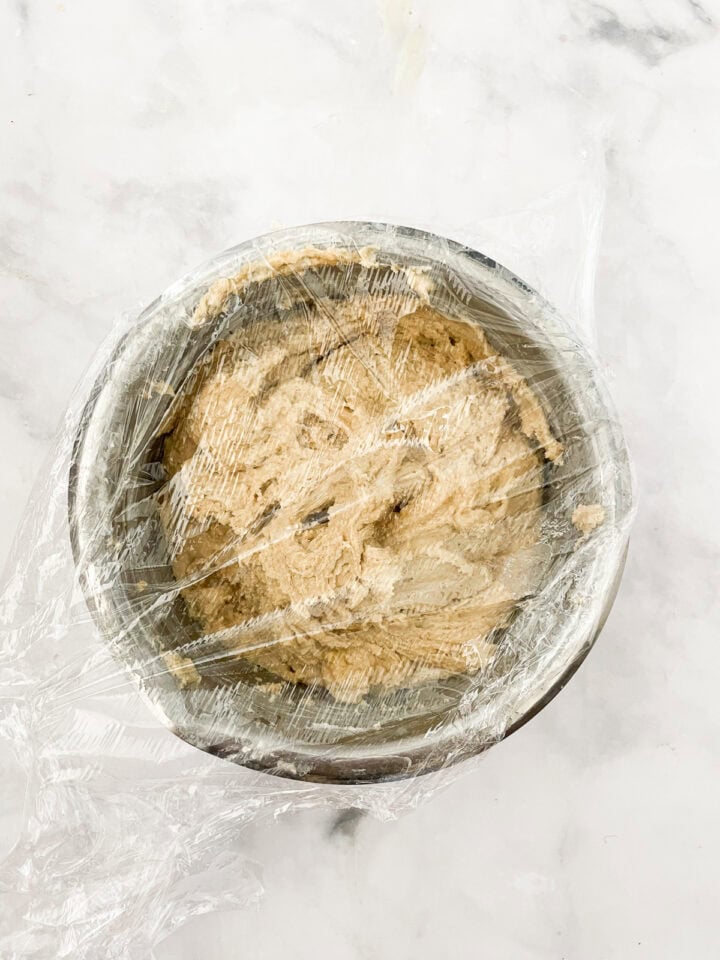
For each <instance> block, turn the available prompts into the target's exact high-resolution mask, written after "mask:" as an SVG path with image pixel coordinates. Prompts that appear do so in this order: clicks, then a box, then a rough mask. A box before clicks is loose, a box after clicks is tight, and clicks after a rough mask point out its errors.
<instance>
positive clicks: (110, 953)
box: [0, 211, 631, 957]
mask: <svg viewBox="0 0 720 960" xmlns="http://www.w3.org/2000/svg"><path fill="white" fill-rule="evenodd" d="M595 213H596V214H597V211H595ZM576 281H577V278H573V282H574V283H575V282H576ZM583 296H584V293H583ZM630 514H631V490H630V480H629V471H628V464H627V454H626V450H625V445H624V441H623V437H622V433H621V430H620V428H619V426H618V424H617V419H616V417H615V415H614V413H613V410H612V406H611V405H610V402H609V400H608V398H607V396H606V393H605V390H604V388H603V386H602V383H601V380H600V378H599V375H598V371H597V368H596V365H595V363H594V361H593V360H592V359H591V357H590V356H589V354H588V352H587V350H586V348H585V346H583V344H582V342H581V340H580V338H579V337H578V335H577V334H576V333H574V332H573V331H572V329H571V328H570V327H569V325H568V324H567V323H566V322H565V321H564V320H563V319H562V318H561V317H560V316H559V315H558V314H556V312H555V311H554V310H553V309H552V308H551V307H550V306H549V305H548V303H547V302H546V301H545V300H544V299H543V298H542V297H541V296H540V295H539V294H537V293H536V292H535V291H534V290H533V289H532V288H531V287H529V286H527V285H526V284H525V283H524V282H523V281H521V280H518V279H517V278H516V277H515V276H514V275H512V274H511V273H509V272H508V271H507V270H505V269H504V268H503V267H500V266H498V265H497V264H495V263H494V262H493V261H491V260H489V259H487V258H486V257H484V256H482V255H479V254H476V253H474V252H473V251H471V250H468V249H467V248H465V247H462V246H460V245H458V244H454V243H452V242H450V241H446V240H442V239H440V238H438V237H436V236H433V235H431V234H426V233H423V232H422V231H417V230H411V229H405V228H396V227H388V226H384V225H378V224H361V223H334V224H324V225H317V226H314V227H307V228H298V229H295V230H288V231H282V232H278V233H274V234H271V235H268V236H267V237H264V238H260V239H258V240H254V241H250V242H248V243H246V244H243V245H241V246H240V247H237V248H235V249H233V250H230V251H228V252H226V253H225V254H222V255H221V256H220V257H218V258H216V259H215V260H214V261H212V263H210V264H209V265H207V266H206V267H204V268H202V269H201V270H199V271H196V272H195V273H194V274H193V275H191V276H190V277H188V278H186V279H185V280H183V281H182V282H180V283H179V284H176V285H175V286H174V287H173V288H171V289H170V290H168V291H167V292H166V293H165V294H164V295H163V296H162V297H161V298H160V299H159V300H158V301H156V302H155V303H153V304H152V305H151V306H150V307H149V308H148V309H147V310H146V311H145V312H144V314H143V315H142V316H141V317H140V318H138V319H137V321H135V322H134V323H133V324H129V325H127V326H126V327H125V329H123V330H121V331H119V332H118V333H117V334H116V336H115V337H113V339H112V342H111V343H110V344H108V345H107V346H106V348H105V349H104V351H103V352H102V354H101V355H100V356H99V357H98V358H97V360H96V362H95V364H94V366H93V369H92V370H91V371H89V373H88V376H87V378H86V381H85V382H84V383H83V384H82V385H81V388H80V389H79V391H78V393H77V395H76V397H75V399H74V401H73V403H72V404H71V407H70V409H69V410H68V412H67V415H66V417H65V420H64V424H63V427H62V431H61V434H60V436H59V439H58V442H57V445H56V448H55V450H54V453H53V455H52V458H51V460H50V463H49V465H48V469H47V471H46V473H45V475H44V476H43V477H42V478H41V480H40V482H39V485H38V487H37V488H36V490H35V491H34V493H33V497H32V501H31V505H30V507H29V508H28V511H27V514H26V516H25V519H24V521H23V525H22V527H21V529H20V532H19V535H18V538H17V541H16V546H15V550H14V555H13V557H12V558H11V562H10V565H9V567H8V574H7V578H6V587H5V593H4V596H3V598H2V605H1V607H0V612H1V615H2V634H3V644H2V666H1V672H0V696H1V698H2V700H1V705H0V709H1V711H2V712H1V713H0V732H1V734H2V736H3V737H4V738H6V739H7V741H8V742H9V743H10V744H11V745H12V747H13V749H14V752H15V754H16V757H17V760H18V762H19V764H20V765H21V767H22V768H23V770H24V772H25V774H26V776H27V788H26V803H25V809H24V812H23V822H22V829H21V835H20V838H19V840H18V842H17V844H16V845H15V847H14V848H13V849H12V851H11V852H10V854H9V855H8V857H7V858H6V860H5V862H4V863H3V864H2V866H1V867H0V884H2V889H3V898H4V902H5V903H6V904H7V905H8V909H6V910H5V911H4V919H0V943H4V944H8V947H7V950H6V953H9V955H10V956H16V955H17V956H35V955H37V956H44V955H48V956H51V955H52V956H66V955H67V956H70V955H72V956H74V957H79V956H98V955H101V954H102V955H103V956H105V957H144V956H146V955H147V952H148V951H149V950H150V949H151V948H152V945H153V944H154V943H156V942H157V941H158V940H160V939H161V938H162V937H163V936H165V935H166V934H167V933H168V932H170V931H171V930H172V929H174V927H175V926H176V925H178V924H180V923H182V922H184V921H186V920H187V919H188V918H190V917H192V916H194V915H196V914H198V913H201V912H204V911H208V910H216V909H221V908H223V907H232V906H237V905H240V904H247V903H250V902H252V901H253V899H254V898H256V897H257V896H258V895H259V893H260V886H259V883H258V880H257V878H256V876H255V873H254V870H253V868H252V865H250V864H248V863H246V862H245V861H244V859H243V856H242V830H241V828H242V826H243V825H245V824H247V823H249V822H251V821H253V820H257V819H258V818H261V817H276V816H278V815H280V814H281V813H283V812H285V811H289V810H296V809H300V808H303V807H308V806H311V805H318V804H324V805H329V806H335V807H337V808H339V809H345V808H347V807H355V808H358V809H363V810H366V811H369V812H371V813H373V814H374V815H376V816H380V817H385V818H389V817H394V816H397V815H398V814H399V813H401V812H402V811H403V810H405V809H407V808H410V807H413V806H415V805H416V804H418V803H419V802H421V801H422V800H423V799H425V798H426V797H428V796H430V795H431V794H432V793H433V792H434V791H436V790H437V789H439V788H440V787H441V786H442V785H443V784H444V783H447V782H448V780H449V779H450V778H451V777H453V776H455V775H456V774H458V773H459V772H460V771H462V770H465V769H467V768H468V767H469V766H470V765H471V764H470V763H469V762H465V763H461V761H469V760H470V758H472V757H476V756H478V755H479V754H481V753H482V751H483V750H484V749H486V748H487V747H488V746H490V745H492V744H494V743H496V742H497V741H499V740H501V739H502V738H503V737H505V736H507V735H508V734H509V733H511V732H512V731H513V730H514V729H516V728H517V727H518V726H519V725H521V724H522V723H523V722H525V721H526V720H527V719H529V718H530V717H531V716H532V715H534V713H535V712H536V711H537V710H538V709H540V708H541V707H542V705H543V704H544V703H545V702H547V700H548V699H550V698H551V697H552V696H553V695H554V694H555V693H556V692H557V690H558V689H559V688H560V687H561V686H562V684H563V683H564V682H565V681H566V680H567V679H568V678H569V676H570V675H571V674H572V672H574V670H575V669H576V668H577V666H578V665H579V664H580V663H581V662H582V659H583V658H584V656H585V654H586V653H587V651H588V650H589V648H590V646H591V645H592V643H593V641H594V638H595V636H596V634H597V631H598V630H599V628H600V626H601V624H602V620H603V618H604V615H605V614H606V612H607V609H608V606H609V604H610V603H611V602H612V597H613V591H614V589H615V587H616V585H617V579H618V576H619V571H620V568H621V564H622V557H623V553H624V549H625V546H626V541H627V533H628V526H629V520H630ZM458 764H460V765H458ZM3 923H4V924H5V929H3V927H2V924H3ZM13 951H14V952H13ZM98 951H99V952H98ZM3 955H5V954H3Z"/></svg>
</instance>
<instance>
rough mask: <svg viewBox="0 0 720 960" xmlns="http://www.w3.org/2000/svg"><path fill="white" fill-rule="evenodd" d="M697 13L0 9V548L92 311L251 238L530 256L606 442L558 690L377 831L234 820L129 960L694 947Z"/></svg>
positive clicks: (353, 824) (710, 817)
mask: <svg viewBox="0 0 720 960" xmlns="http://www.w3.org/2000/svg"><path fill="white" fill-rule="evenodd" d="M719 24H720V4H718V3H717V2H716V0H656V2H653V3H652V4H650V3H647V2H640V0H606V2H604V3H595V2H588V0H575V2H569V0H547V2H545V3H542V4H538V3H532V2H529V0H507V2H505V3H502V4H493V5H490V4H471V3H464V2H462V0H445V2H443V3H438V2H434V0H423V2H420V0H418V2H414V3H413V4H412V6H411V5H410V3H408V2H405V0H383V2H382V3H380V4H379V5H375V4H374V3H372V2H354V3H349V2H348V3H345V2H338V0H294V2H292V0H288V2H281V0H267V2H265V3H257V2H253V0H246V2H239V3H236V4H234V3H230V2H220V0H217V2H215V0H213V2H211V3H207V4H195V3H192V2H190V0H179V2H177V3H175V4H172V5H161V4H154V3H144V2H141V0H131V2H128V3H123V4H98V3H93V2H91V0H63V2H58V3H52V4H46V5H39V4H31V3H28V2H26V0H14V2H11V3H8V4H5V5H4V6H3V7H2V8H1V9H0V37H1V38H2V39H1V40H0V54H1V55H0V73H1V74H2V82H1V83H0V122H1V123H2V126H3V131H4V135H3V149H2V151H0V191H1V193H0V196H1V197H2V200H1V202H0V292H1V295H2V305H3V306H2V311H1V312H0V337H1V340H0V342H1V343H2V349H1V350H0V437H1V438H2V445H3V469H2V471H1V472H0V502H2V511H1V512H0V554H2V555H3V556H4V555H5V554H6V553H7V551H8V549H9V546H10V542H11V539H12V536H13V532H14V530H15V527H16V525H17V522H18V519H19V517H20V515H21V512H22V510H23V507H24V504H25V502H26V500H27V497H28V495H29V492H30V488H31V484H32V481H33V477H34V476H35V474H36V473H37V471H38V470H39V469H40V468H41V465H42V463H43V460H44V457H45V456H46V455H47V453H48V451H49V450H50V446H51V442H52V438H53V435H54V433H55V431H56V429H57V427H58V424H59V422H60V418H61V416H62V412H63V410H64V408H65V406H66V403H67V400H68V397H69V395H70V393H71V391H72V389H73V387H74V385H75V383H76V382H77V381H78V380H79V379H80V377H81V375H82V373H83V370H84V369H85V367H86V365H87V364H88V362H89V360H90V358H91V356H92V355H93V353H94V351H95V350H96V348H97V347H98V345H99V344H100V342H101V341H102V340H103V338H104V337H105V336H106V335H107V334H108V332H109V331H110V330H111V328H112V326H113V325H114V324H115V323H116V322H117V321H118V319H119V318H122V317H130V316H132V315H134V314H136V313H138V312H139V310H140V309H141V308H142V307H143V306H144V305H145V304H146V303H147V302H149V301H150V300H152V299H153V298H154V297H155V296H156V295H157V293H158V292H159V291H161V290H162V289H164V288H165V287H166V286H167V285H168V284H169V283H170V282H172V281H173V280H175V279H176V278H177V277H179V276H181V275H182V274H183V273H185V272H186V271H187V270H188V269H190V268H191V267H193V266H194V265H196V264H197V263H198V262H200V261H202V260H205V259H207V258H208V257H209V256H211V255H212V254H214V253H215V252H217V251H219V250H222V249H224V248H225V247H228V246H230V245H232V244H234V243H237V242H239V241H240V240H242V239H245V238H247V237H250V236H253V235H256V234H258V233H262V232H265V231H267V230H269V229H272V228H274V227H276V226H278V225H280V224H282V225H292V224H295V223H304V222H313V221H318V220H325V219H335V218H348V217H355V218H360V219H379V220H387V221H393V222H400V223H410V224H412V225H416V226H421V227H427V228H430V229H433V230H435V231H436V232H439V233H444V234H446V235H449V236H453V237H456V238H458V239H461V240H465V241H468V242H470V243H473V244H474V245H475V246H479V245H482V247H483V249H485V250H486V252H488V253H491V254H496V255H497V256H498V257H499V258H500V259H503V260H505V261H506V262H507V265H508V266H510V267H514V268H516V269H517V270H518V272H521V273H522V274H523V275H525V276H528V275H529V278H530V279H532V280H533V281H534V282H537V283H538V284H539V285H540V286H541V288H543V290H544V291H545V292H546V293H547V294H548V295H549V296H550V297H551V298H552V299H554V300H555V301H556V302H558V303H559V305H560V306H561V307H562V308H563V309H564V310H565V311H566V312H568V313H570V314H572V315H574V316H576V317H577V318H578V323H579V325H580V329H581V331H582V333H583V335H584V336H586V337H587V338H588V339H589V340H590V341H591V342H594V343H595V345H596V348H597V351H598V353H599V356H600V358H601V361H602V363H603V366H604V368H605V370H606V372H607V377H608V380H609V383H610V387H611V390H612V393H613V395H614V398H615V400H616V403H617V406H618V408H619V411H620V414H621V417H622V420H623V423H624V425H625V428H626V433H627V437H628V442H629V445H630V447H631V450H632V454H633V457H634V464H635V471H636V478H637V488H638V512H637V518H636V522H635V526H634V531H633V535H632V541H631V549H630V555H629V559H628V564H627V569H626V573H625V577H624V580H623V583H622V586H621V590H620V593H619V596H618V598H617V602H616V604H615V607H614V609H613V612H612V614H611V616H610V619H609V620H608V623H607V626H606V628H605V630H604V632H603V635H602V637H601V640H600V641H599V643H598V644H597V646H596V648H595V650H594V651H593V653H592V655H591V657H590V658H589V660H588V662H587V664H586V665H585V666H584V667H583V668H582V670H581V671H580V673H579V674H578V675H577V677H576V678H575V679H574V680H573V682H572V683H571V684H570V685H569V686H568V688H567V689H566V690H565V691H564V692H563V693H562V694H561V695H560V696H559V697H558V698H557V699H556V700H555V701H554V702H553V703H552V704H551V705H550V706H549V707H548V708H547V709H546V710H544V711H543V712H542V714H541V715H540V716H538V717H537V718H536V719H535V720H534V721H533V722H532V723H530V724H529V725H528V726H527V727H525V728H524V729H522V730H521V731H520V732H519V733H517V734H516V735H515V736H513V737H512V738H511V739H510V740H508V741H507V742H506V743H504V744H502V745H500V746H499V747H497V748H496V749H494V750H493V751H491V752H490V753H489V754H488V755H487V756H486V757H485V758H484V759H483V761H482V762H480V763H478V764H476V765H473V766H472V767H471V769H469V771H468V772H467V774H466V775H465V776H463V777H461V778H459V779H458V780H457V781H456V782H454V783H453V784H452V785H450V786H449V787H448V788H447V789H446V790H445V791H443V792H441V793H439V794H438V795H437V796H435V797H434V798H432V799H431V800H429V801H428V802H425V803H423V804H421V805H419V806H418V808H417V809H416V810H413V811H412V812H410V813H406V814H405V815H404V816H402V817H401V818H400V819H398V820H397V821H392V822H380V821H378V820H375V819H373V818H372V817H370V816H364V815H356V814H342V813H341V814H338V813H335V814H330V813H327V812H322V811H314V810H310V811H305V812H301V813H297V814H294V815H287V816H285V817H283V818H282V819H280V820H278V821H273V822H262V823H257V824H253V825H251V826H250V827H248V828H247V831H246V834H245V843H246V846H247V852H248V855H249V856H250V857H251V858H252V859H253V860H254V861H255V863H256V864H257V868H256V869H257V874H258V876H259V877H260V879H261V882H262V885H263V887H264V895H263V896H262V898H261V899H259V900H258V903H257V905H256V906H253V907H246V908H243V909H237V910H233V911H226V912H224V913H221V914H212V913H211V914H207V915H205V916H199V917H196V918H195V919H193V920H191V921H190V922H189V923H187V924H186V925H183V926H182V927H180V928H179V929H177V930H176V931H175V932H174V933H172V934H171V935H170V936H169V937H168V938H167V939H165V940H164V941H163V942H162V943H160V944H159V945H157V946H156V948H155V957H156V960H170V958H171V957H172V958H174V960H194V958H205V957H212V958H217V960H221V958H225V957H227V958H230V957H237V956H240V955H242V956H245V955H247V956H253V955H254V956H262V957H266V958H274V957H281V956H287V955H290V956H293V957H295V958H298V960H301V958H313V960H314V958H316V957H325V956H327V957H330V956H332V957H334V958H337V960H345V958H347V960H360V958H371V957H372V958H385V957H387V958H397V960H401V958H406V957H407V958H409V957H413V958H425V957H426V958H428V960H429V958H434V957H438V956H448V957H477V956H481V957H488V958H492V960H563V958H565V960H616V958H617V960H626V958H628V957H647V958H652V960H677V958H679V957H691V958H693V960H704V958H711V957H716V956H717V955H718V935H717V906H716V899H717V886H718V863H719V862H720V823H719V822H718V815H717V814H718V809H719V808H720V778H719V777H718V769H719V760H720V757H719V753H720V711H719V710H718V696H717V682H718V681H717V675H718V668H719V667H720V651H719V648H718V635H719V629H718V628H719V627H720V600H719V599H718V589H717V585H718V575H719V574H720V563H719V559H720V547H719V541H720V508H719V507H718V502H719V501H718V498H717V496H716V491H717V490H718V489H720V450H719V449H718V445H717V434H718V430H717V409H718V404H717V400H716V386H715V384H716V382H717V356H718V351H719V350H720V324H719V323H718V317H720V286H719V285H718V281H717V274H718V257H719V255H720V241H719V240H718V227H717V225H718V223H720V188H719V186H718V185H719V184H720V123H718V117H719V116H720V71H719V70H718V63H720V34H719V29H718V25H719ZM603 193H604V194H605V199H604V203H605V206H604V222H603V223H602V233H601V234H600V232H599V231H600V226H601V223H600V220H599V218H598V216H597V215H598V212H599V210H600V206H599V204H600V203H601V202H602V199H603ZM598 245H599V253H598V259H597V274H596V277H595V287H594V319H593V315H592V310H591V296H592V283H591V281H592V276H593V270H594V267H595V252H596V250H597V249H598ZM8 769H9V767H8ZM7 776H8V778H9V779H8V780H7V782H8V783H11V782H12V774H11V773H8V775H7ZM17 783H18V790H17V792H16V795H15V796H14V799H13V794H12V791H10V792H9V794H8V795H9V796H10V797H11V802H10V804H9V806H8V808H7V809H6V811H5V816H6V818H7V820H8V823H9V824H10V825H12V824H13V823H15V822H16V816H15V815H16V813H17V811H18V810H19V809H20V805H21V803H22V796H21V792H20V791H21V785H20V781H19V780H18V781H17ZM6 833H7V832H6ZM7 835H8V836H9V835H10V834H9V833H7ZM4 842H5V841H3V843H4ZM29 955H31V954H27V956H29ZM32 955H33V956H34V955H35V954H32Z"/></svg>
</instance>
